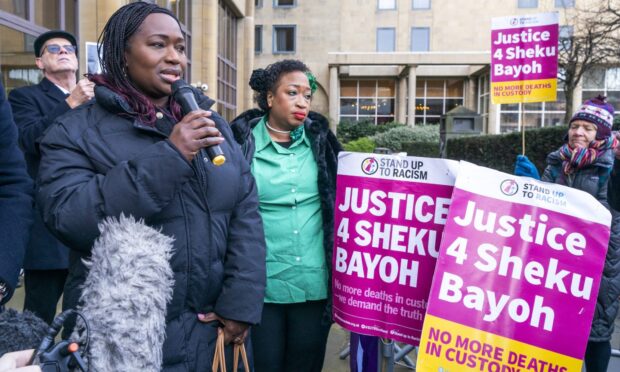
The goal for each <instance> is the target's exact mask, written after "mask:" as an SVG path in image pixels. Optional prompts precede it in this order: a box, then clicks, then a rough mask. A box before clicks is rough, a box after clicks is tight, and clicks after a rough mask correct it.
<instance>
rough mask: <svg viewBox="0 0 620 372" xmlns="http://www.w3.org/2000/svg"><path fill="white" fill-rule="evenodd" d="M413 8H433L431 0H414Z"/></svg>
mask: <svg viewBox="0 0 620 372" xmlns="http://www.w3.org/2000/svg"><path fill="white" fill-rule="evenodd" d="M411 8H412V9H414V10H416V9H430V8H431V0H413V1H412V2H411Z"/></svg>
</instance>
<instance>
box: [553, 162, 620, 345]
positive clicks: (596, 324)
mask: <svg viewBox="0 0 620 372" xmlns="http://www.w3.org/2000/svg"><path fill="white" fill-rule="evenodd" d="M613 161H614V160H613V152H612V151H611V150H609V151H607V152H605V154H604V155H603V156H601V157H599V158H598V159H596V160H595V161H594V163H592V164H591V165H589V166H586V167H584V168H582V169H580V170H579V171H577V172H576V173H574V174H572V175H570V176H566V175H564V174H563V172H562V159H561V158H560V153H559V151H554V152H552V153H550V154H549V155H548V156H547V167H546V168H545V172H544V173H543V175H542V178H541V179H542V180H543V181H546V182H553V183H559V184H562V185H566V186H569V187H572V188H575V189H579V190H581V191H585V192H587V193H588V194H590V195H592V196H594V197H595V198H596V199H597V200H598V201H599V202H601V204H603V205H604V206H605V208H607V209H609V210H610V211H611V217H612V220H611V234H610V237H609V245H608V247H607V256H606V257H605V266H604V267H603V276H602V277H601V285H600V287H599V292H598V297H597V299H596V309H595V310H594V319H593V320H592V328H591V329H590V338H589V340H590V341H595V342H601V341H609V340H610V339H611V335H612V333H613V331H614V322H615V319H616V315H617V314H618V307H619V306H620V304H619V303H618V296H620V213H619V212H618V211H616V210H614V209H613V208H610V206H609V203H608V198H607V187H608V181H609V174H610V171H611V169H612V165H613Z"/></svg>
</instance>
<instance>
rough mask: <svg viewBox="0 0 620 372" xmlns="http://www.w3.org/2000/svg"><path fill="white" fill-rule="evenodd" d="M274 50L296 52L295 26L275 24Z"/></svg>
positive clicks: (277, 51) (276, 51) (275, 51)
mask: <svg viewBox="0 0 620 372" xmlns="http://www.w3.org/2000/svg"><path fill="white" fill-rule="evenodd" d="M273 52H274V53H295V26H284V25H281V26H273Z"/></svg>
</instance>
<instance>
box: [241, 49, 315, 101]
mask: <svg viewBox="0 0 620 372" xmlns="http://www.w3.org/2000/svg"><path fill="white" fill-rule="evenodd" d="M295 71H301V72H303V73H305V74H306V76H308V80H309V81H310V85H311V87H312V88H311V90H312V93H314V91H315V90H316V83H315V82H314V81H315V78H314V76H313V75H312V73H311V72H310V69H309V68H308V66H306V64H305V63H303V62H301V61H299V60H296V59H285V60H282V61H278V62H275V63H272V64H270V65H269V66H267V67H265V68H264V69H263V68H257V69H256V70H254V71H252V76H251V77H250V88H252V90H254V101H255V102H256V103H257V104H258V107H260V109H261V110H263V111H264V112H266V113H268V112H269V111H270V108H269V105H268V104H267V95H268V93H269V92H271V93H272V94H275V93H276V89H277V88H278V83H279V81H280V77H282V75H284V74H287V73H289V72H295ZM313 83H314V85H313Z"/></svg>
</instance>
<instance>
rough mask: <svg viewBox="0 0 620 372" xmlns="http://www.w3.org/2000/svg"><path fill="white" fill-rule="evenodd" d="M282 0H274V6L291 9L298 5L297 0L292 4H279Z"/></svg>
mask: <svg viewBox="0 0 620 372" xmlns="http://www.w3.org/2000/svg"><path fill="white" fill-rule="evenodd" d="M279 1H280V0H273V7H274V8H277V9H290V8H294V7H296V6H297V0H293V4H292V5H280V4H278V3H279Z"/></svg>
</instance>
